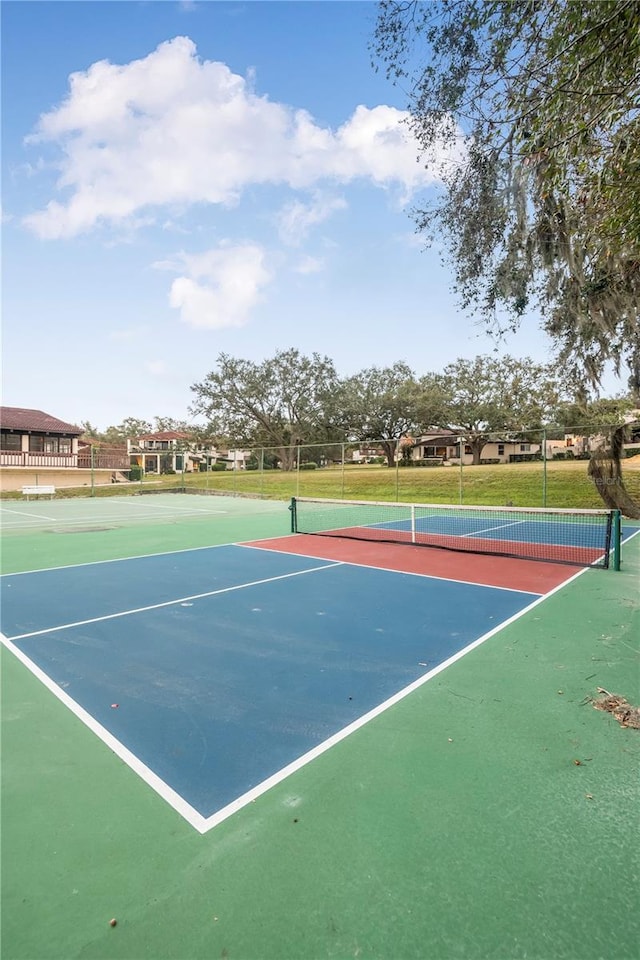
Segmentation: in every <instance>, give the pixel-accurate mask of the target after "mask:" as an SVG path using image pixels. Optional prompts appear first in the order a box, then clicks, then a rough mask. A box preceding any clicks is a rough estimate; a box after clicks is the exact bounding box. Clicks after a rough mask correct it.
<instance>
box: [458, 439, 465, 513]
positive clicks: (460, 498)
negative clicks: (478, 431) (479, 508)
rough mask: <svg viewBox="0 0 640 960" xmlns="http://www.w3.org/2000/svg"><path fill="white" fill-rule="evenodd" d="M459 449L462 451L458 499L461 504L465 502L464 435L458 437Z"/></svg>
mask: <svg viewBox="0 0 640 960" xmlns="http://www.w3.org/2000/svg"><path fill="white" fill-rule="evenodd" d="M458 449H459V451H460V478H459V481H458V499H459V500H460V505H462V503H463V502H464V484H463V480H462V457H463V454H464V444H463V442H462V437H458Z"/></svg>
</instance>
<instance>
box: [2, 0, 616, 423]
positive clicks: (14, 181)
mask: <svg viewBox="0 0 640 960" xmlns="http://www.w3.org/2000/svg"><path fill="white" fill-rule="evenodd" d="M375 15H376V5H375V4H370V3H368V2H350V3H343V2H340V0H336V2H328V0H321V2H292V3H280V2H263V0H257V2H250V3H244V2H240V0H239V2H232V3H226V2H184V3H180V2H172V0H165V2H140V3H138V2H129V0H122V2H109V3H101V2H87V3H85V2H82V0H81V2H65V3H57V2H44V3H29V2H13V0H10V2H4V3H3V4H2V101H3V103H2V114H3V116H2V163H3V201H2V206H3V255H2V260H3V262H2V273H3V295H2V296H3V303H2V308H3V324H2V340H3V358H4V360H3V382H4V388H3V403H4V404H6V405H9V406H25V407H34V408H38V409H43V410H45V411H47V412H48V413H51V414H53V415H54V416H57V417H60V418H61V419H63V420H68V421H71V422H76V423H77V422H80V421H86V420H88V421H90V422H91V423H92V424H93V425H94V426H97V427H98V428H101V429H104V428H105V427H107V426H108V425H109V424H116V423H119V422H121V421H122V420H123V419H124V418H125V417H130V416H131V417H139V418H143V419H148V420H152V419H153V418H154V417H155V416H163V417H175V418H177V419H182V418H189V413H188V408H189V404H190V403H191V399H192V394H191V391H190V389H189V388H190V385H191V384H193V383H195V382H199V381H201V380H203V379H204V378H205V376H206V374H207V373H208V372H209V371H210V370H212V369H214V368H215V361H216V357H217V356H218V354H219V353H221V352H225V353H228V354H231V355H232V356H237V357H242V358H245V359H249V360H253V361H256V362H260V361H262V360H264V359H266V358H267V357H270V356H272V355H273V354H274V353H275V351H276V350H280V349H287V348H289V347H297V348H298V349H299V350H300V351H301V352H302V353H305V354H311V353H312V352H314V351H317V352H318V353H320V354H322V355H327V356H329V357H331V358H332V359H333V360H334V362H335V364H336V368H337V370H338V373H339V374H341V375H349V374H352V373H355V372H357V371H358V370H361V369H363V368H365V367H369V366H374V365H375V366H387V365H390V364H392V363H393V362H395V361H396V360H404V361H406V362H407V363H409V364H410V366H411V367H412V368H413V369H414V370H415V371H416V373H417V374H423V373H427V372H428V371H432V370H439V369H441V368H442V367H443V366H444V365H446V364H447V363H449V362H452V361H453V360H455V359H456V358H458V357H467V358H471V357H474V356H476V355H477V354H480V353H489V352H491V351H492V350H493V349H494V346H495V345H494V343H493V342H492V340H491V339H490V338H489V337H487V336H486V335H484V333H483V331H482V328H481V327H479V326H478V325H477V324H476V322H475V321H474V320H473V318H472V317H471V316H470V315H465V314H463V313H462V312H461V311H460V310H459V309H458V307H457V306H456V303H455V299H454V297H453V295H452V294H451V293H450V283H451V276H450V274H449V272H448V271H447V269H446V268H445V267H443V266H442V265H441V263H440V258H439V256H438V253H437V251H436V250H429V251H426V250H425V249H424V244H423V243H421V242H420V240H419V238H418V237H416V234H415V230H414V223H413V220H412V219H411V217H410V209H411V207H412V206H413V205H415V204H416V203H419V202H421V201H424V200H425V198H428V196H429V195H430V193H431V192H432V191H434V190H437V189H438V182H439V179H438V169H439V164H441V163H443V162H444V163H446V162H450V161H451V156H450V155H449V156H447V155H444V153H443V151H441V150H440V149H439V148H436V149H435V151H434V156H433V158H431V161H430V162H429V163H428V164H425V163H424V162H422V163H418V162H416V155H417V151H416V149H415V146H414V144H413V143H412V142H411V141H410V139H409V134H408V132H407V131H406V128H405V126H404V125H403V123H402V121H403V116H404V113H403V111H404V109H405V106H406V103H405V100H404V97H403V94H402V92H401V91H399V90H397V89H396V88H394V87H393V86H392V85H391V84H390V83H389V82H388V81H386V79H385V78H384V76H383V75H382V74H381V73H377V74H376V72H375V71H374V70H373V68H372V66H371V63H370V55H369V51H368V43H369V41H370V39H371V36H372V32H373V28H374V23H375ZM500 349H501V350H502V352H509V353H511V354H513V355H515V356H520V357H523V356H531V357H533V358H534V359H535V360H539V361H546V360H548V359H550V358H551V352H550V348H549V343H548V341H547V339H546V338H545V337H544V335H543V334H542V333H540V331H539V329H538V324H537V321H536V319H535V318H532V319H530V320H529V321H528V322H527V324H526V325H525V327H524V328H523V330H522V331H521V332H520V333H519V334H518V335H517V336H515V337H513V338H511V339H510V340H509V341H508V342H507V343H506V344H505V345H503V346H501V347H500ZM611 387H612V389H618V388H619V385H618V384H617V382H613V383H612V384H611Z"/></svg>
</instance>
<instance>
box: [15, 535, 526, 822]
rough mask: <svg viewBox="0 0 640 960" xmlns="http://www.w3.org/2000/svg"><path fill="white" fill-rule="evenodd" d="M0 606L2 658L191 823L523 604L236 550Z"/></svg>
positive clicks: (171, 557)
mask: <svg viewBox="0 0 640 960" xmlns="http://www.w3.org/2000/svg"><path fill="white" fill-rule="evenodd" d="M2 595H3V605H2V630H3V633H4V635H5V637H7V638H8V641H9V642H10V644H11V645H12V646H13V647H14V648H16V649H17V650H18V651H20V653H21V655H22V657H23V658H28V660H29V661H30V662H31V663H33V664H35V665H36V666H37V667H38V668H40V670H41V671H43V673H44V674H45V675H46V677H47V678H49V681H50V682H51V686H52V687H53V688H54V689H56V688H57V689H59V690H62V691H64V694H65V695H66V696H67V697H69V698H71V701H73V702H74V703H75V704H77V705H79V707H80V708H82V710H81V711H80V715H81V716H83V711H84V712H86V715H88V717H90V718H91V720H92V723H93V727H94V729H96V731H97V732H98V733H99V734H100V735H102V731H106V733H107V734H108V735H110V737H111V738H115V740H112V739H109V737H108V736H107V737H105V739H107V742H108V743H109V744H110V745H111V746H113V742H117V743H118V744H121V745H122V746H123V747H124V748H126V750H125V752H126V751H128V752H129V753H130V754H131V755H132V756H133V757H134V758H137V761H138V762H139V764H140V765H141V768H142V765H143V766H144V769H147V770H149V771H151V773H152V775H153V776H154V777H156V778H159V781H160V782H161V783H163V784H166V785H167V787H168V788H169V790H168V792H169V793H175V795H177V796H178V797H179V798H181V801H182V802H183V805H186V806H185V809H186V808H189V809H191V810H193V811H195V818H196V819H197V818H198V817H199V818H203V820H204V821H206V820H207V818H212V817H215V816H216V815H219V814H220V811H222V810H223V809H224V808H226V807H227V806H228V805H230V804H234V803H236V802H238V800H239V798H242V797H243V796H244V795H246V794H247V793H248V792H250V791H252V790H255V789H256V788H258V787H259V786H260V785H261V784H264V782H265V781H267V780H268V779H269V778H273V777H274V776H276V775H278V773H279V772H281V771H282V770H283V768H286V767H287V766H288V765H289V764H293V763H295V762H296V761H298V760H300V758H303V757H304V756H305V754H308V753H309V751H313V750H315V749H317V748H319V747H320V746H321V745H322V744H326V741H327V740H329V739H330V738H332V737H335V736H336V735H337V734H339V733H340V732H341V731H344V730H345V728H348V727H349V726H350V725H352V724H355V723H357V721H358V720H360V719H361V718H363V717H364V716H365V715H366V714H368V713H369V712H370V711H372V710H375V708H377V707H379V706H380V705H381V704H383V703H385V702H386V701H387V700H389V699H390V698H392V697H394V696H396V695H397V694H399V692H400V691H403V690H404V689H405V688H407V687H408V686H409V685H411V684H414V683H415V682H416V681H419V680H420V678H423V677H425V676H426V675H430V674H431V672H432V671H433V670H434V669H436V668H437V667H438V666H439V665H440V664H442V663H444V662H445V661H447V660H448V659H449V658H451V657H453V656H455V655H456V654H458V653H459V652H460V651H461V650H463V649H464V648H465V647H467V646H468V645H469V644H470V643H472V642H473V641H475V640H477V639H478V638H480V637H483V636H484V635H485V634H487V633H489V632H490V631H493V630H495V629H496V628H497V627H499V625H500V624H501V623H503V622H504V621H506V620H508V619H509V618H511V617H513V616H515V615H517V614H518V613H519V612H520V611H522V610H523V609H525V608H526V607H528V606H529V605H530V604H531V603H532V602H534V601H536V600H537V599H538V594H535V593H527V592H522V591H518V590H510V589H498V588H495V587H488V586H483V585H476V584H473V583H459V582H456V581H450V580H441V579H436V578H432V577H427V576H421V575H416V574H408V573H398V572H393V571H388V570H381V569H377V568H367V567H362V566H358V565H352V564H349V563H343V562H331V561H326V560H318V559H313V558H309V557H303V556H297V555H291V554H287V553H281V552H276V551H271V550H261V549H255V548H252V547H242V546H221V547H212V548H205V549H198V550H185V551H181V552H178V553H173V554H163V555H156V556H150V557H139V558H134V559H126V560H118V561H109V562H103V563H91V564H85V565H81V566H77V567H76V566H72V567H62V568H57V569H52V570H44V571H39V572H33V573H24V574H13V575H7V576H4V577H3V578H2ZM83 719H86V718H85V717H84V716H83ZM139 772H140V771H139ZM181 812H183V813H184V810H182V811H181Z"/></svg>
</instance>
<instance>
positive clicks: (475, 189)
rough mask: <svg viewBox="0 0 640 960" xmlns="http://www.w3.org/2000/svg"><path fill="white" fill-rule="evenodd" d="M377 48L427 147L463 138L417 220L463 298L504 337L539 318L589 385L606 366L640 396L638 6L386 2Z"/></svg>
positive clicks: (617, 2) (632, 2)
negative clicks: (440, 245) (438, 190)
mask: <svg viewBox="0 0 640 960" xmlns="http://www.w3.org/2000/svg"><path fill="white" fill-rule="evenodd" d="M372 51H373V55H374V59H375V62H376V63H377V64H382V65H383V66H384V68H385V69H386V71H387V75H388V76H389V77H390V78H391V79H392V80H393V81H394V82H396V83H398V84H401V85H402V86H403V89H405V90H406V91H407V97H408V105H407V106H408V109H409V112H410V124H411V127H412V130H413V133H414V134H415V136H416V137H417V139H418V142H419V143H420V145H421V147H422V148H423V150H424V151H425V152H427V151H429V150H430V149H431V148H432V146H433V144H434V142H435V141H436V140H438V139H439V140H442V139H443V138H444V139H445V140H447V139H448V140H449V141H451V142H452V143H453V142H455V143H457V144H458V145H459V144H460V138H461V135H464V137H465V138H466V139H465V141H464V149H463V150H462V151H459V156H460V162H459V163H456V164H451V166H450V167H449V168H448V169H446V170H445V173H444V180H445V189H444V191H443V193H442V195H441V196H440V198H439V199H437V200H436V201H435V202H434V203H433V204H432V205H428V206H427V205H423V206H422V207H421V208H419V209H417V210H416V211H414V212H415V217H416V222H417V225H418V229H419V230H421V231H425V234H429V233H431V234H433V233H434V232H436V231H437V233H438V235H439V236H442V235H444V238H445V243H446V246H447V258H448V260H449V261H450V262H451V263H452V264H453V267H454V270H455V286H456V290H457V293H458V295H459V299H460V302H461V304H462V305H463V306H464V307H471V308H474V309H476V310H477V311H478V312H479V313H480V315H481V316H482V318H483V320H484V322H485V323H486V324H487V326H489V327H490V328H492V329H494V330H495V331H496V332H498V333H505V332H506V331H507V330H509V329H511V330H514V329H516V328H517V326H518V325H519V323H520V321H521V318H522V317H523V316H524V315H525V314H526V313H528V312H529V311H532V310H534V309H539V310H540V312H541V313H542V316H543V325H544V328H545V329H546V331H547V332H548V333H549V334H550V335H551V337H552V338H553V339H554V341H555V343H556V344H557V347H558V349H559V358H560V359H561V360H562V361H564V362H566V363H568V364H569V365H570V369H571V370H572V372H573V374H574V375H575V376H576V377H577V378H578V379H580V380H582V382H583V384H585V385H587V386H590V387H593V386H596V385H597V384H598V383H599V381H600V378H601V376H602V374H603V371H604V369H605V367H606V365H607V363H608V362H612V363H613V364H614V366H615V368H616V370H618V371H621V369H622V368H623V367H625V366H626V367H627V368H628V371H629V375H630V388H631V390H632V391H633V392H634V394H635V396H636V399H638V398H639V397H640V333H639V310H640V4H638V3H637V2H636V0H572V2H567V0H547V2H544V3H541V2H531V0H513V2H509V3H503V2H498V0H434V2H430V3H421V2H395V0H384V2H383V3H381V5H380V11H379V19H378V23H377V28H376V31H375V36H374V40H373V43H372ZM453 121H455V122H453Z"/></svg>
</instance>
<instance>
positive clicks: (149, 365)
mask: <svg viewBox="0 0 640 960" xmlns="http://www.w3.org/2000/svg"><path fill="white" fill-rule="evenodd" d="M144 367H145V370H147V371H148V372H149V373H151V374H153V376H154V377H161V376H163V375H164V374H165V373H166V372H167V365H166V363H165V362H164V360H146V361H145V364H144Z"/></svg>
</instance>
